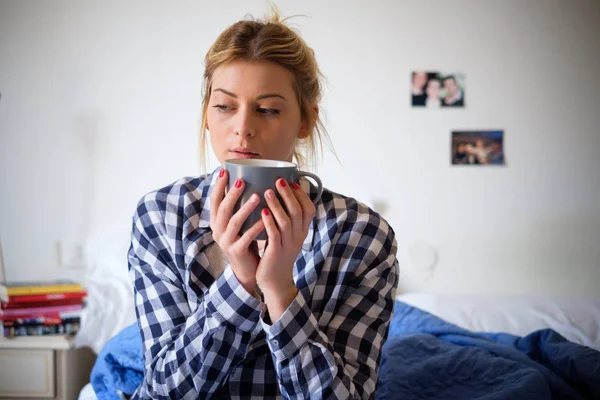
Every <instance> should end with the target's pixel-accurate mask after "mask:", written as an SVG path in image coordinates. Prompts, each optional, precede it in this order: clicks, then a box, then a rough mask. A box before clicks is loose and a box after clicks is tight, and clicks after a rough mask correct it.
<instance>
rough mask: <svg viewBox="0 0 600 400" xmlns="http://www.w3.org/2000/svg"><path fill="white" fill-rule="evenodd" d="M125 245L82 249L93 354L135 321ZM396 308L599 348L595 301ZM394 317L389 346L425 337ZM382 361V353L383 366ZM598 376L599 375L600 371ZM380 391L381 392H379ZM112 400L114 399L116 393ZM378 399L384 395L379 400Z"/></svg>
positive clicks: (527, 299) (86, 392)
mask: <svg viewBox="0 0 600 400" xmlns="http://www.w3.org/2000/svg"><path fill="white" fill-rule="evenodd" d="M128 246H129V227H122V228H121V229H113V230H110V231H106V232H104V233H103V234H100V235H97V236H96V237H95V238H93V240H91V241H90V242H89V244H88V246H87V248H86V255H87V257H88V273H87V279H86V286H87V289H88V292H89V298H88V302H87V307H86V310H85V312H84V315H83V316H82V323H81V328H80V331H79V334H78V335H77V338H76V343H77V345H78V346H87V347H90V348H92V349H93V350H94V352H96V353H97V354H100V353H101V352H102V350H103V349H104V350H106V347H107V343H108V342H109V340H110V339H111V338H114V337H115V335H117V334H118V333H122V332H124V330H126V328H127V327H131V326H132V324H134V322H135V312H134V307H133V290H132V288H131V283H130V280H129V276H128V272H127V265H126V261H125V260H126V253H127V249H128ZM396 304H397V305H398V304H399V305H401V307H403V311H402V312H406V310H407V309H408V310H413V309H414V310H415V311H414V314H413V315H412V316H413V317H414V316H415V315H417V316H418V317H419V318H420V320H419V321H420V322H423V321H426V322H430V321H435V318H439V319H441V320H442V321H443V322H445V323H448V324H450V325H452V326H453V327H455V328H453V329H463V330H465V331H468V332H473V333H479V332H489V333H495V332H502V333H505V334H508V335H516V336H518V337H523V336H526V335H528V334H530V333H531V332H534V331H538V330H541V329H552V330H553V331H556V332H557V333H558V334H560V335H561V336H562V337H564V338H565V339H567V340H568V341H570V342H572V343H576V344H579V345H583V346H586V348H590V349H595V350H600V298H567V297H554V296H475V295H439V294H425V293H407V294H402V295H399V296H398V297H397V302H396ZM421 313H425V314H421ZM428 315H430V316H432V317H431V318H430V317H428ZM399 316H400V315H399V314H395V315H394V318H395V320H394V321H393V326H392V329H395V330H393V331H392V329H391V330H390V339H389V340H388V343H392V342H394V341H398V340H400V341H401V340H402V339H398V338H395V339H393V340H391V339H392V338H393V336H394V335H395V334H402V335H405V336H406V335H413V336H414V335H415V333H419V334H424V331H425V329H423V328H422V327H419V326H417V328H418V329H420V330H421V331H420V332H407V331H402V328H406V327H407V326H409V324H408V323H406V320H404V321H403V320H402V319H401V318H399ZM413 319H414V318H413ZM413 322H414V320H413ZM446 327H447V326H446ZM418 329H417V330H418ZM458 332H462V331H458ZM129 333H130V334H131V335H130V337H129V339H130V342H131V343H133V344H134V346H138V344H137V343H138V342H136V340H137V339H136V337H135V329H131V328H130V331H129ZM392 333H393V334H392ZM455 333H456V332H455ZM396 336H400V335H396ZM506 338H507V337H505V338H504V339H506ZM508 338H510V337H508ZM411 340H414V339H411ZM122 343H124V342H121V344H122ZM131 343H130V345H131ZM139 343H141V342H139ZM140 347H141V346H140ZM459 350H460V349H459ZM118 351H119V349H118V348H113V353H114V352H118ZM385 351H387V352H388V353H387V354H391V352H390V349H387V348H386V349H384V352H385ZM461 351H463V350H461ZM113 361H114V360H113ZM384 361H385V355H384V357H383V360H382V362H384ZM130 365H136V366H137V367H136V368H138V367H139V366H140V359H139V358H138V359H136V360H133V362H132V363H131V364H130ZM599 365H600V362H599ZM382 368H383V365H382ZM599 368H600V367H599ZM385 371H386V370H383V372H385ZM121 372H123V371H121ZM125 372H126V371H125ZM598 374H599V375H598V376H600V370H599V371H598ZM125 375H126V374H124V375H123V376H125ZM138 377H139V376H138ZM381 393H382V394H383V391H382V392H381ZM96 398H97V397H96V395H95V393H94V390H93V389H92V387H91V385H90V384H88V385H87V386H86V387H85V388H84V389H83V390H82V391H81V393H80V396H79V400H92V399H96ZM113 398H119V397H118V395H117V394H116V393H115V397H113ZM380 398H382V399H385V398H386V397H381V396H380Z"/></svg>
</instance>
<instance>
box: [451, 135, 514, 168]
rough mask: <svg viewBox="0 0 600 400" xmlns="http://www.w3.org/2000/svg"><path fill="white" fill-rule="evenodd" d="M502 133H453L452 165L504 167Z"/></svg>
mask: <svg viewBox="0 0 600 400" xmlns="http://www.w3.org/2000/svg"><path fill="white" fill-rule="evenodd" d="M503 139H504V131H499V130H494V131H453V132H452V147H451V160H452V165H505V161H504V140H503Z"/></svg>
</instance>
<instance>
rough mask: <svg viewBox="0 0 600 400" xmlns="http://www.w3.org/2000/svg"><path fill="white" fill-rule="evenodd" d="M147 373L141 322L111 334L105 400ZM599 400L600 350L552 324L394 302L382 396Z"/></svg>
mask: <svg viewBox="0 0 600 400" xmlns="http://www.w3.org/2000/svg"><path fill="white" fill-rule="evenodd" d="M143 374H144V359H143V355H142V340H141V337H140V332H139V328H138V326H137V324H133V325H131V326H129V327H127V328H125V329H124V330H123V331H121V332H120V333H119V334H117V335H116V336H115V337H113V338H112V339H110V340H109V341H108V342H107V343H106V345H105V346H104V348H103V349H102V351H101V352H100V354H99V355H98V358H97V359H96V364H95V365H94V368H93V370H92V374H91V382H92V386H93V388H94V391H95V392H96V396H98V399H100V400H105V399H106V400H109V399H110V400H113V399H114V400H118V399H119V396H118V394H117V393H118V392H119V391H120V392H122V393H126V394H132V393H133V392H134V391H135V389H136V388H137V387H138V386H139V385H140V383H141V382H142V379H143ZM552 398H554V399H573V400H577V399H600V353H598V352H596V351H594V350H592V349H589V348H587V347H583V346H579V345H577V344H574V343H571V342H568V341H567V340H566V339H564V338H563V337H562V336H560V335H559V334H558V333H556V332H554V331H552V330H541V331H537V332H534V333H532V334H530V335H527V336H525V337H522V338H521V337H518V336H513V335H509V334H505V333H498V334H484V333H473V332H469V331H467V330H464V329H461V328H459V327H457V326H455V325H452V324H450V323H448V322H446V321H444V320H442V319H440V318H437V317H435V316H433V315H431V314H428V313H426V312H424V311H422V310H420V309H418V308H415V307H412V306H409V305H407V304H405V303H402V302H396V306H395V310H394V317H393V319H392V322H391V324H390V330H389V337H388V340H387V342H386V344H385V345H384V348H383V354H382V359H381V366H380V371H379V388H378V391H377V399H378V400H387V399H453V400H455V399H481V400H488V399H489V400H491V399H536V400H538V399H552Z"/></svg>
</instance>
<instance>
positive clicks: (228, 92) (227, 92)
mask: <svg viewBox="0 0 600 400" xmlns="http://www.w3.org/2000/svg"><path fill="white" fill-rule="evenodd" d="M213 91H214V92H221V93H225V94H226V95H227V96H230V97H233V98H234V99H237V95H236V94H234V93H231V92H230V91H228V90H225V89H223V88H216V89H214V90H213ZM270 97H278V98H280V99H283V100H285V101H287V99H286V98H285V97H283V96H282V95H280V94H277V93H265V94H261V95H259V96H256V100H262V99H267V98H270Z"/></svg>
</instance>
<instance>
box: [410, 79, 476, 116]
mask: <svg viewBox="0 0 600 400" xmlns="http://www.w3.org/2000/svg"><path fill="white" fill-rule="evenodd" d="M410 92H411V96H412V100H411V101H412V103H411V104H412V106H413V107H425V108H446V107H464V106H465V76H464V74H461V73H458V72H428V71H414V72H412V74H411V83H410Z"/></svg>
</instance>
